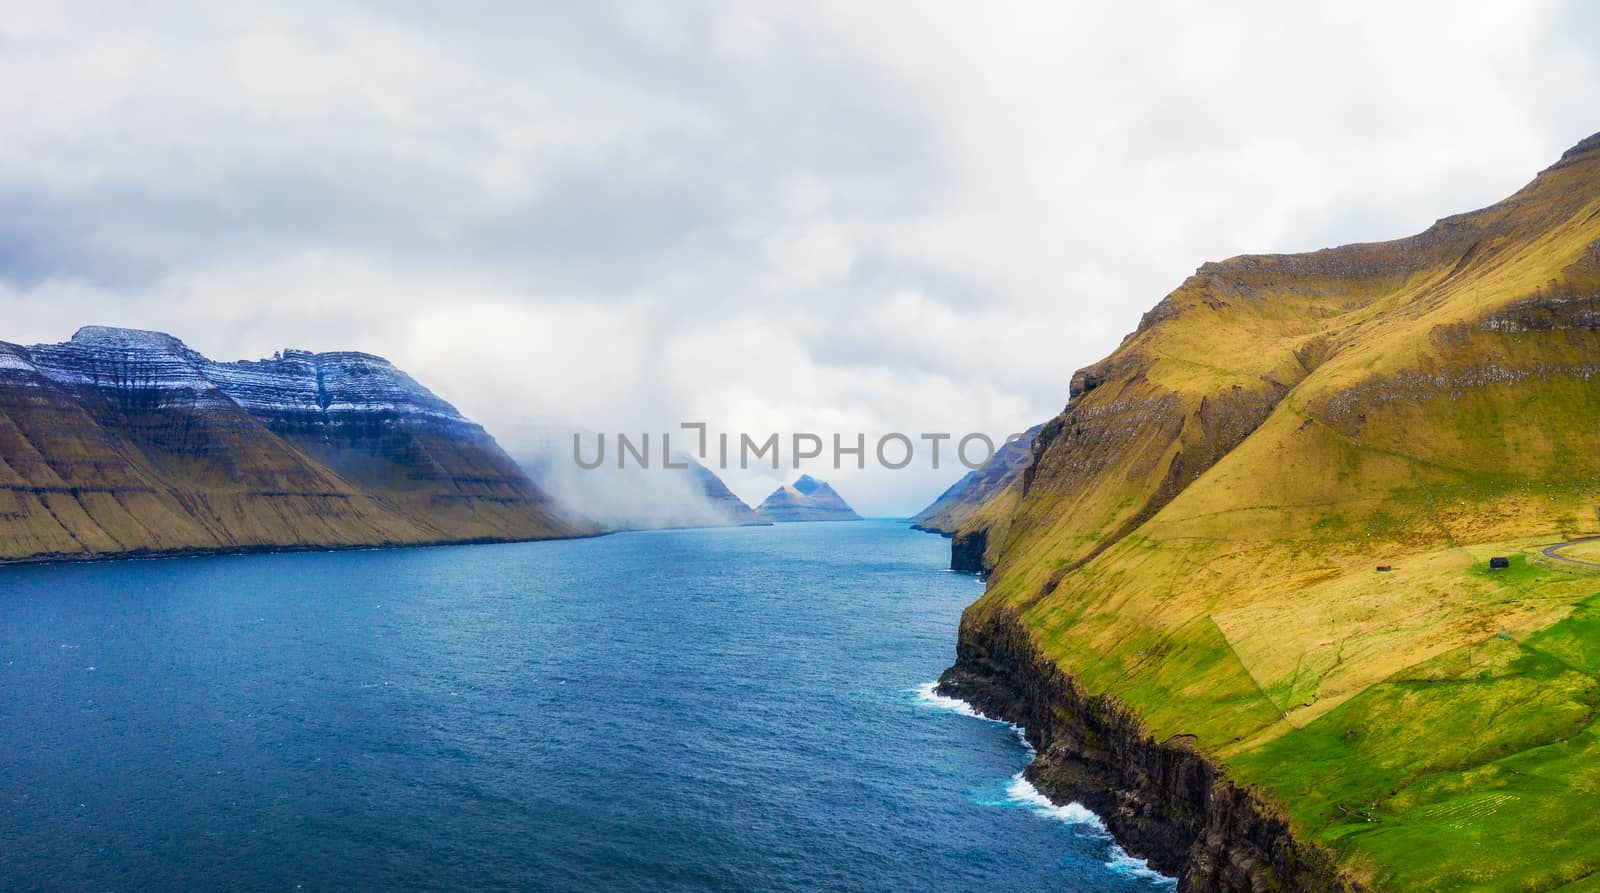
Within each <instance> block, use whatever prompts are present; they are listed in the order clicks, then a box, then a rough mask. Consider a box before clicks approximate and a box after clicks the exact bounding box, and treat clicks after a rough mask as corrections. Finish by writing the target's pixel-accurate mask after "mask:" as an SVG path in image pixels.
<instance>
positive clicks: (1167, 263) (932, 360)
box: [0, 0, 1600, 515]
mask: <svg viewBox="0 0 1600 893" xmlns="http://www.w3.org/2000/svg"><path fill="white" fill-rule="evenodd" d="M1191 7H1195V8H1191ZM1596 46H1600V12H1597V7H1596V6H1595V5H1594V4H1588V5H1587V6H1585V4H1583V3H1560V2H1540V0H1534V2H1525V3H1516V4H1504V3H1493V4H1488V3H1461V2H1450V3H1421V2H1419V3H1395V2H1392V0H1386V2H1340V3H1328V4H1284V3H1265V2H1264V3H1243V4H1206V5H1205V6H1204V8H1203V9H1201V8H1198V7H1197V6H1196V5H1193V4H1178V3H1173V4H1164V3H1153V4H1132V3H1106V4H1077V3H1066V2H1048V3H1006V2H992V3H984V4H972V3H957V2H932V0H929V2H921V3H903V2H890V0H875V2H871V3H861V2H838V3H835V2H828V0H809V2H796V3H788V2H771V3H756V2H745V3H709V2H697V0H670V2H661V3H635V2H620V3H606V2H591V3H582V4H571V3H559V4H558V3H526V2H512V0H506V2H471V0H467V2H455V3H450V4H430V3H422V2H410V0H386V2H373V3H356V2H343V0H315V2H285V3H274V4H202V3H191V4H168V3H157V2H149V3H147V2H137V0H118V2H106V3H93V2H88V3H77V2H70V0H69V2H59V0H55V2H37V3H36V2H33V0H8V2H7V3H5V4H4V6H3V7H0V321H3V326H0V340H5V341H11V342H14V343H21V344H29V343H36V342H53V341H60V340H63V339H65V338H67V337H68V336H70V335H71V334H72V332H73V331H74V330H76V329H77V328H78V327H79V326H81V325H86V324H104V325H120V326H129V327H134V328H147V329H158V330H163V331H168V332H171V333H172V334H175V335H177V336H179V337H180V338H182V339H183V340H184V341H186V342H187V343H188V344H189V345H190V346H191V347H194V348H195V349H197V350H199V351H201V352H202V353H204V354H206V355H208V356H210V357H212V358H214V359H218V360H232V359H241V358H255V357H260V356H265V355H269V354H271V353H272V352H273V351H275V350H278V349H281V348H284V347H297V348H305V349H311V350H338V349H355V350H365V351H369V352H372V353H377V354H381V355H383V356H386V357H388V358H389V359H391V360H393V361H394V362H395V363H397V364H398V365H400V366H401V367H402V368H404V369H406V370H407V371H409V372H411V373H412V374H413V375H414V376H415V377H417V378H418V379H419V380H420V381H422V382H423V383H424V384H426V385H427V386H429V387H430V388H431V389H432V390H433V391H435V392H436V393H438V394H439V395H440V396H442V397H444V398H445V399H447V400H450V401H451V402H453V403H455V404H456V405H457V406H458V407H459V408H460V409H461V410H462V411H463V412H464V413H466V414H467V415H468V416H470V417H472V418H474V419H476V420H477V421H480V422H482V423H483V424H484V425H485V426H486V427H487V428H488V429H489V430H490V432H491V433H493V434H495V435H496V436H497V438H498V439H499V440H500V442H501V443H502V445H503V446H505V447H506V448H507V449H508V450H509V451H511V452H512V453H513V454H518V455H521V454H525V453H527V452H528V451H530V450H532V449H534V448H535V445H536V444H538V443H541V442H544V441H545V440H546V439H547V438H548V437H549V435H550V434H551V433H552V432H555V433H557V434H558V435H561V436H564V432H567V431H573V430H582V431H587V432H613V433H614V432H619V431H620V432H629V433H631V434H639V433H647V432H655V433H656V434H657V436H658V435H659V432H662V431H678V430H679V429H678V426H679V423H680V422H684V421H703V422H706V423H707V424H708V425H709V426H710V429H711V431H713V432H719V431H720V432H730V433H732V434H733V435H734V436H735V437H737V435H738V434H739V433H741V432H747V433H752V434H754V435H755V436H756V437H757V439H762V438H764V437H765V436H766V435H767V434H769V433H779V434H782V435H783V436H784V437H785V438H787V437H788V436H789V434H790V433H792V432H797V431H798V432H818V433H821V434H823V435H824V436H825V437H826V436H830V435H831V434H833V433H842V434H844V435H845V437H846V440H847V442H848V441H849V440H853V439H854V435H855V434H857V433H862V434H865V435H866V436H867V437H868V438H869V441H868V442H869V444H871V443H873V442H874V441H875V439H876V438H877V437H879V436H881V435H882V434H884V433H889V432H902V433H906V434H908V435H909V436H911V437H912V438H916V437H917V436H918V435H919V434H921V433H940V432H944V433H953V434H955V435H956V436H957V437H959V436H960V435H961V434H963V433H966V432H987V433H989V434H992V435H1002V436H1003V435H1004V434H1006V433H1009V432H1012V431H1018V430H1022V429H1023V428H1026V427H1027V426H1029V425H1031V424H1034V423H1037V422H1041V421H1044V420H1046V419H1048V418H1049V417H1051V416H1053V415H1054V414H1056V413H1057V412H1059V411H1060V409H1061V407H1062V405H1063V404H1064V403H1065V401H1066V397H1067V382H1068V380H1069V379H1070V377H1071V375H1072V372H1073V371H1074V370H1075V369H1078V368H1080V367H1082V366H1086V365H1088V364H1090V363H1092V362H1094V361H1096V360H1098V359H1099V358H1101V357H1102V356H1104V355H1105V354H1107V353H1108V352H1110V351H1111V350H1112V349H1113V348H1115V347H1116V345H1117V344H1118V342H1119V341H1120V340H1121V338H1122V336H1123V335H1124V334H1126V333H1127V332H1129V331H1130V330H1131V329H1132V328H1133V327H1134V326H1135V325H1136V324H1137V322H1138V319H1139V316H1140V314H1142V313H1143V312H1144V311H1146V310H1148V309H1149V308H1150V307H1151V306H1153V305H1154V304H1155V303H1156V302H1157V301H1159V300H1160V298H1161V297H1162V296H1163V295H1165V294H1166V293H1167V292H1169V291H1171V290H1172V289H1173V288H1175V287H1177V286H1178V284H1179V283H1181V282H1182V281H1183V279H1184V278H1185V277H1187V276H1188V275H1189V274H1191V273H1192V272H1193V271H1194V270H1195V268H1196V267H1198V266H1199V265H1200V264H1202V263H1204V262H1206V261H1210V260H1220V259H1223V258H1227V257H1231V256H1234V255H1238V254H1243V253H1264V252H1292V251H1306V250H1312V249H1316V248H1321V247H1327V246H1332V245H1338V244H1344V243H1348V242H1353V241H1374V240H1380V239H1387V238H1395V237H1399V236H1404V235H1408V234H1411V233H1414V232H1417V231H1419V230H1421V229H1424V228H1425V227H1427V226H1428V225H1429V224H1430V223H1432V222H1433V221H1434V220H1435V219H1437V218H1439V217H1443V216H1446V215H1448V214H1452V213H1458V212H1462V211H1467V210H1471V209H1474V208H1478V207H1481V206H1484V205H1487V204H1491V203H1493V202H1495V201H1497V200H1499V199H1501V198H1503V197H1505V196H1506V195H1509V194H1510V193H1512V192H1514V191H1515V190H1516V189H1518V188H1519V187H1521V186H1522V185H1523V184H1525V183H1526V182H1527V181H1528V180H1530V179H1532V177H1533V175H1534V174H1535V173H1536V172H1537V171H1538V170H1540V169H1542V168H1544V167H1546V166H1547V165H1549V164H1550V163H1552V162H1553V161H1554V160H1555V159H1556V158H1557V157H1558V156H1559V155H1560V154H1561V152H1562V151H1564V150H1565V149H1566V148H1568V147H1570V146H1571V145H1572V144H1574V143H1576V142H1577V141H1578V140H1579V139H1581V138H1583V137H1585V136H1587V135H1589V134H1590V133H1593V132H1595V131H1600V53H1596V52H1595V51H1594V47H1596ZM557 439H560V438H559V437H558V438H557ZM562 448H563V449H564V448H565V447H564V446H563V447H562ZM928 459H929V456H928V453H927V451H926V450H922V451H921V452H920V453H919V456H918V461H917V462H915V463H914V464H913V466H912V467H910V468H907V469H904V470H900V471H889V470H884V469H869V470H867V471H857V470H856V469H854V468H853V467H850V468H846V469H844V470H838V471H836V470H834V469H832V468H831V467H829V463H827V462H823V463H814V464H809V465H807V466H806V467H805V468H804V470H806V471H810V472H811V473H813V474H815V475H816V476H818V477H823V478H826V479H828V480H830V481H832V482H833V483H834V485H835V487H836V488H837V489H838V490H839V491H840V492H841V493H842V494H843V495H844V496H845V498H846V499H849V500H850V501H851V502H852V503H854V504H855V505H856V506H857V508H859V509H861V510H862V511H863V512H864V513H867V514H875V515H903V514H909V513H911V512H914V511H915V510H917V509H918V508H920V507H921V506H922V505H924V504H926V503H927V502H929V501H931V500H932V499H933V497H934V496H936V495H937V494H938V492H939V491H940V490H942V489H943V488H944V487H945V486H946V485H948V484H949V483H950V482H952V481H953V480H955V479H956V478H957V477H959V476H960V474H961V473H962V472H963V471H964V469H962V468H960V467H959V466H953V465H952V463H951V462H950V461H949V457H948V455H946V456H945V457H944V459H945V461H944V463H943V467H942V468H941V469H938V470H935V469H932V468H930V467H928ZM796 473H797V472H795V471H793V470H791V469H790V468H789V467H788V465H787V462H786V463H785V467H784V468H783V469H782V470H781V471H773V470H772V469H771V468H770V467H766V468H759V469H752V470H747V471H740V470H738V469H734V470H732V471H730V472H728V473H726V474H724V478H725V479H726V480H727V482H728V483H729V484H730V486H732V487H733V489H734V490H735V492H737V493H738V494H739V495H740V496H742V497H744V498H745V499H746V500H747V501H750V502H752V503H754V502H757V501H759V500H760V499H761V498H762V497H763V496H764V495H765V494H766V493H767V492H769V491H770V490H771V489H772V488H773V487H775V486H776V485H777V484H778V483H779V482H780V479H782V478H785V477H787V478H792V477H793V476H794V475H795V474H796Z"/></svg>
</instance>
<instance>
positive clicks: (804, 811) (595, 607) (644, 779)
mask: <svg viewBox="0 0 1600 893" xmlns="http://www.w3.org/2000/svg"><path fill="white" fill-rule="evenodd" d="M947 549H948V543H947V542H946V541H945V540H942V539H940V538H938V537H934V536H929V535H926V534H918V533H915V532H912V531H909V530H905V529H904V528H903V527H902V526H901V525H899V524H893V523H884V522H863V523H859V524H816V525H806V524H791V525H778V526H776V527H754V528H730V529H719V530H689V531H670V532H653V533H636V534H622V535H617V536H611V537H605V538H601V539H595V540H584V541H572V542H555V543H534V544H521V545H508V546H477V547H454V548H438V549H412V550H394V551H373V552H352V553H333V554H299V555H259V556H238V557H218V558H204V559H184V560H169V561H134V562H114V563H103V564H83V565H59V566H52V567H13V568H0V732H3V739H4V741H5V748H4V750H3V751H0V853H3V854H4V857H3V858H0V888H4V889H105V890H138V889H181V888H196V889H240V888H255V889H296V888H301V889H305V890H316V889H350V888H365V889H397V888H433V889H486V888H518V889H535V890H590V889H609V890H641V891H642V890H661V889H682V890H744V889H765V890H810V889H817V888H819V887H828V888H832V889H844V890H885V889H917V890H973V889H993V890H1013V889H1014V890H1024V889H1026V890H1037V889H1052V890H1079V891H1104V890H1112V891H1117V890H1140V889H1159V888H1169V887H1170V882H1167V881H1165V880H1164V879H1160V878H1157V877H1154V876H1152V875H1150V874H1149V873H1148V872H1147V871H1144V870H1142V868H1141V866H1140V865H1139V864H1138V863H1137V862H1136V861H1133V860H1128V859H1126V857H1124V856H1122V855H1121V853H1120V851H1119V850H1117V849H1116V847H1115V845H1114V844H1113V843H1112V841H1111V840H1110V839H1109V838H1108V837H1107V836H1106V835H1105V833H1104V832H1103V831H1102V830H1101V829H1100V827H1099V825H1098V822H1097V821H1096V820H1095V819H1094V817H1093V816H1092V815H1091V814H1088V813H1086V812H1083V811H1082V810H1074V809H1073V808H1071V807H1066V808H1058V807H1054V806H1050V805H1049V804H1048V803H1045V802H1042V801H1040V800H1039V799H1037V796H1036V793H1037V792H1033V794H1031V795H1030V793H1029V791H1030V790H1031V789H1030V788H1027V787H1025V782H1021V781H1020V778H1019V777H1018V773H1019V772H1020V770H1021V769H1022V767H1023V766H1024V765H1025V764H1026V762H1027V760H1028V758H1029V754H1028V752H1027V750H1026V747H1025V746H1024V745H1023V744H1022V743H1021V742H1020V741H1019V739H1018V736H1017V735H1016V734H1015V732H1014V731H1013V730H1012V729H1010V728H1009V727H1007V726H1005V725H1004V724H999V723H993V722H988V721H985V720H981V719H975V718H972V717H970V716H964V715H961V714H960V712H959V711H958V710H955V709H948V708H950V707H953V706H954V707H958V706H959V705H952V704H943V705H941V704H939V703H936V702H933V701H931V700H930V699H929V698H928V697H927V695H926V693H925V691H919V689H923V687H924V686H926V684H927V683H928V682H929V681H930V680H932V679H933V678H935V677H936V676H937V675H938V673H939V672H940V671H941V670H942V669H943V668H944V667H945V666H946V665H947V664H948V663H949V662H950V661H951V659H952V656H953V654H952V652H953V643H954V641H955V628H956V623H957V620H958V618H959V615H960V611H961V609H962V608H963V607H964V606H965V605H966V604H967V603H969V602H970V601H971V600H972V599H974V598H976V597H977V595H978V594H979V593H980V592H981V589H980V587H979V585H978V583H977V582H976V581H975V580H973V579H972V578H970V577H966V576H961V575H956V574H951V573H948V572H945V571H943V570H942V568H943V566H944V563H945V560H946V557H947V555H946V553H947ZM1019 783H1020V784H1019Z"/></svg>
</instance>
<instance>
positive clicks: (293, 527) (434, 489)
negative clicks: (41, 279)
mask: <svg viewBox="0 0 1600 893" xmlns="http://www.w3.org/2000/svg"><path fill="white" fill-rule="evenodd" d="M308 356H309V355H308ZM371 359H373V360H376V358H371ZM376 362H377V363H382V361H381V360H377V361H376ZM349 365H350V364H348V363H345V364H344V366H345V367H346V368H347V369H348V368H349ZM369 365H370V364H369ZM383 366H384V367H387V364H386V363H383ZM387 370H392V367H387V369H386V370H380V371H381V372H382V374H379V375H373V376H371V377H372V378H373V379H374V380H375V381H377V380H383V381H391V380H396V379H393V377H392V376H391V375H390V374H389V372H388V371H387ZM237 371H238V364H214V363H211V362H210V361H209V360H206V359H205V358H204V357H201V356H200V355H198V354H195V353H194V352H193V351H190V350H189V349H188V348H186V347H184V346H183V344H182V343H181V342H179V341H177V339H174V338H171V337H170V336H166V335H161V334H159V333H150V332H133V331H129V330H119V329H99V328H94V327H91V328H87V329H84V330H83V331H81V332H80V333H79V334H78V335H77V336H75V337H74V339H73V340H72V341H71V342H67V343H65V344H59V345H35V346H34V347H30V348H22V347H18V346H16V345H11V344H4V343H0V560H16V559H41V558H53V557H64V558H81V557H97V556H104V555H118V554H161V553H178V552H189V551H206V550H226V549H241V548H273V547H311V546H328V547H335V546H359V545H381V544H401V543H434V542H460V541H469V540H513V539H537V538H544V537H553V536H571V535H575V534H577V533H581V532H583V531H582V530H580V529H579V528H578V527H575V526H574V525H572V524H571V523H569V522H567V521H565V520H563V519H562V518H561V517H559V516H558V515H557V514H556V513H555V512H554V511H553V509H552V507H551V506H550V505H549V504H548V502H547V501H546V500H545V498H544V496H543V494H542V493H540V492H539V491H538V490H537V489H536V488H534V487H533V485H532V484H531V483H529V482H528V481H527V479H526V477H524V476H523V475H522V473H521V472H520V471H519V470H517V468H516V466H515V465H514V464H513V463H512V462H511V460H510V459H509V458H507V457H506V456H505V454H504V453H503V452H501V451H500V449H499V447H498V446H496V445H495V444H494V441H493V440H492V439H490V438H489V437H488V435H487V434H485V433H483V429H482V428H479V427H478V426H476V425H473V424H472V423H470V422H467V421H466V420H465V419H461V418H460V416H459V415H458V414H456V413H455V410H454V409H453V408H450V407H449V405H448V404H446V403H444V402H443V401H438V399H437V398H435V397H433V396H432V395H431V394H427V392H426V391H425V390H422V389H421V388H420V386H417V385H415V382H411V381H410V379H404V381H403V384H405V385H406V386H407V388H408V389H411V390H413V391H414V392H415V394H417V395H418V396H417V399H418V400H424V399H425V400H431V401H436V402H437V405H436V406H434V407H433V409H434V415H432V416H423V415H420V414H418V413H415V412H411V411H409V410H408V409H407V407H406V406H404V405H401V404H398V403H395V402H387V403H380V402H374V401H367V402H360V401H357V400H356V399H355V398H353V397H351V398H348V399H345V400H344V401H343V402H342V404H338V405H340V406H342V407H343V408H342V409H340V410H338V411H337V412H331V411H332V410H333V409H334V407H335V404H333V403H332V402H331V401H329V400H327V399H326V397H327V394H328V393H329V391H328V389H327V388H326V387H324V388H322V389H321V390H320V391H319V390H318V388H317V386H316V385H317V381H318V379H317V377H316V376H313V377H312V385H311V386H310V388H309V389H307V388H305V387H299V386H297V385H296V383H295V379H294V378H293V377H291V376H287V375H282V374H275V375H257V376H255V377H253V378H252V379H251V385H250V387H248V388H241V386H240V382H239V379H238V375H237V374H236V373H237ZM278 371H279V372H281V371H282V370H278ZM395 372H397V370H395ZM230 391H231V392H232V393H230ZM318 393H320V394H322V395H323V399H322V401H321V405H319V401H318V399H317V398H316V395H317V394H318ZM307 394H309V395H311V396H310V397H309V398H307V397H306V395H307ZM422 395H425V397H424V396H422ZM396 399H398V398H396ZM307 406H309V407H310V408H309V410H308V409H307ZM251 408H254V409H255V410H256V411H257V412H259V413H260V415H261V417H259V418H258V416H257V415H256V414H253V413H252V411H251ZM269 408H270V409H271V411H268V409H269ZM296 413H300V414H301V415H317V416H319V417H322V418H324V420H325V427H327V428H328V429H329V430H328V431H324V432H322V433H320V434H319V433H317V432H315V431H312V430H310V429H308V428H307V427H306V426H307V425H310V424H311V423H310V422H308V421H306V420H305V419H303V418H302V419H301V423H302V424H299V426H298V427H297V426H296V425H285V424H284V420H285V419H286V418H288V417H290V416H292V415H294V414H296ZM328 418H334V419H336V422H335V423H334V424H331V425H328V424H326V419H328ZM334 431H337V432H338V433H337V434H335V433H332V432H334ZM336 469H337V470H336Z"/></svg>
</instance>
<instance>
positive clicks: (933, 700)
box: [917, 682, 1015, 728]
mask: <svg viewBox="0 0 1600 893" xmlns="http://www.w3.org/2000/svg"><path fill="white" fill-rule="evenodd" d="M938 687H939V683H937V682H930V683H928V684H927V685H923V686H919V687H918V688H917V700H919V701H921V702H922V703H924V704H927V705H928V706H930V707H937V708H939V709H940V710H948V711H950V712H951V713H959V714H961V715H962V716H970V717H972V718H973V719H982V720H985V721H988V722H998V720H992V719H989V717H987V716H984V715H983V714H982V713H979V712H978V711H976V710H974V709H972V705H971V704H968V703H967V702H966V701H963V700H961V699H960V698H951V697H947V696H945V695H941V694H939V693H938V692H937V691H935V689H937V688H938ZM1006 725H1011V724H1010V723H1006ZM1013 728H1015V726H1013Z"/></svg>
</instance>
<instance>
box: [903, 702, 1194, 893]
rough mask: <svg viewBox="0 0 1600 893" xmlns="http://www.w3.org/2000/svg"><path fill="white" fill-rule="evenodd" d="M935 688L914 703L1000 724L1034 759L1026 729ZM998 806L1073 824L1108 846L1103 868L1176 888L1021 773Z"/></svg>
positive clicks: (1079, 810) (1074, 806) (1089, 814)
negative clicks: (1043, 791) (1018, 807)
mask: <svg viewBox="0 0 1600 893" xmlns="http://www.w3.org/2000/svg"><path fill="white" fill-rule="evenodd" d="M938 686H939V683H937V682H929V683H927V684H926V685H922V686H919V687H918V688H917V689H916V694H917V700H918V701H920V702H921V703H923V704H926V705H928V706H930V707H935V708H938V709H940V710H948V711H950V712H952V713H959V714H961V715H962V716H970V717H972V718H974V719H981V720H983V721H984V722H992V723H996V724H998V725H1003V726H1005V727H1007V728H1009V729H1010V730H1011V731H1012V733H1013V734H1015V735H1016V736H1017V740H1018V741H1019V742H1021V743H1022V746H1023V747H1024V748H1026V749H1027V751H1028V755H1029V756H1030V757H1032V756H1033V754H1034V749H1033V745H1032V744H1030V743H1028V735H1027V730H1026V729H1024V728H1023V727H1022V726H1019V725H1017V724H1016V723H1010V722H1006V721H1004V720H999V719H991V718H989V717H987V716H984V715H983V714H982V713H979V712H978V711H977V710H975V709H973V707H972V705H971V704H968V703H967V702H966V701H963V700H961V699H960V698H952V697H948V696H946V695H941V694H939V692H938V691H936V689H937V688H938ZM999 805H1004V806H1020V807H1023V808H1025V809H1028V810H1031V811H1032V812H1033V814H1034V815H1037V816H1039V817H1040V818H1046V819H1053V820H1055V821H1058V822H1061V823H1063V824H1066V825H1072V826H1073V827H1074V828H1075V829H1076V830H1078V831H1079V832H1083V831H1088V832H1090V833H1093V834H1096V835H1098V836H1103V837H1104V838H1105V839H1106V841H1107V842H1108V843H1109V844H1110V847H1111V858H1110V859H1108V860H1106V862H1105V866H1106V868H1108V869H1109V870H1111V871H1112V872H1114V873H1116V874H1120V875H1123V876H1125V877H1135V878H1140V879H1143V880H1149V881H1155V882H1157V883H1159V884H1161V885H1162V886H1164V887H1171V888H1173V889H1176V888H1177V886H1178V879H1177V878H1174V877H1169V876H1167V875H1164V874H1162V873H1161V872H1159V871H1156V870H1155V869H1154V868H1151V867H1150V863H1149V862H1147V861H1145V860H1144V859H1140V858H1138V857H1137V856H1132V855H1129V853H1128V851H1127V850H1124V849H1123V848H1122V847H1121V846H1118V845H1117V843H1116V841H1115V840H1114V839H1113V838H1112V837H1111V832H1109V831H1107V830H1106V823H1105V822H1104V821H1103V820H1102V819H1101V818H1100V817H1099V816H1098V815H1095V813H1094V811H1093V810H1091V809H1089V808H1088V807H1086V806H1084V805H1083V804H1081V803H1067V804H1065V805H1060V806H1058V805H1056V804H1055V803H1054V802H1052V801H1051V800H1050V798H1049V797H1046V796H1045V795H1044V794H1043V793H1042V792H1041V791H1040V790H1039V789H1038V788H1036V787H1034V786H1033V782H1031V781H1029V780H1028V779H1027V778H1025V777H1023V774H1022V773H1021V772H1018V773H1017V774H1016V775H1013V776H1011V783H1010V784H1008V785H1007V786H1006V797H1005V800H1004V801H1003V802H1002V803H1001V804H999Z"/></svg>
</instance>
